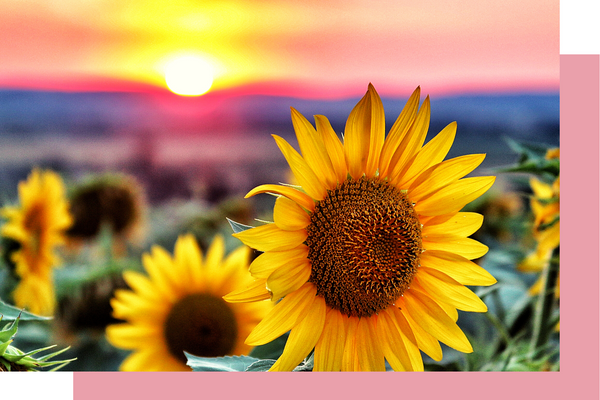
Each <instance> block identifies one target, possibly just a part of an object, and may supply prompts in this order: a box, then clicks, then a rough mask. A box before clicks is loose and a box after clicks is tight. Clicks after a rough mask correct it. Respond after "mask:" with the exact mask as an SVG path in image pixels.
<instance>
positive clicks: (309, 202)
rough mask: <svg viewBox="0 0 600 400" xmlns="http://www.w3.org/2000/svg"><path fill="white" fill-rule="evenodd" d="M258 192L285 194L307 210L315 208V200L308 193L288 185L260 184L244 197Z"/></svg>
mask: <svg viewBox="0 0 600 400" xmlns="http://www.w3.org/2000/svg"><path fill="white" fill-rule="evenodd" d="M259 193H270V194H276V195H281V196H285V197H287V198H288V199H290V200H293V201H295V202H296V203H298V204H299V205H300V206H302V207H304V208H305V209H307V210H308V211H313V210H314V209H315V202H314V200H313V199H312V198H311V197H310V196H309V195H307V194H306V193H303V192H301V191H299V190H297V189H294V188H293V187H290V186H281V185H260V186H257V187H255V188H254V189H252V190H251V191H249V192H248V194H247V195H246V196H245V198H248V197H252V196H254V195H255V194H259Z"/></svg>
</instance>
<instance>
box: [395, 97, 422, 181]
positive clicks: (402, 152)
mask: <svg viewBox="0 0 600 400" xmlns="http://www.w3.org/2000/svg"><path fill="white" fill-rule="evenodd" d="M430 111H431V110H430V105H429V96H427V97H426V98H425V101H423V105H422V106H421V109H420V110H419V113H418V114H417V117H416V119H415V121H414V122H413V124H412V125H411V127H410V129H409V131H408V133H407V134H406V135H405V136H404V138H403V139H402V142H401V143H400V145H399V146H398V148H397V149H396V152H395V153H394V155H393V156H392V160H391V161H390V167H389V173H388V176H389V177H390V180H391V182H392V183H394V184H397V183H398V181H399V179H400V178H401V177H400V176H399V175H400V174H401V172H402V171H404V170H405V169H406V168H407V166H408V162H409V161H410V160H413V159H414V157H415V156H416V154H417V152H418V151H419V149H420V148H421V146H423V142H425V137H426V136H427V130H428V129H429V119H430Z"/></svg>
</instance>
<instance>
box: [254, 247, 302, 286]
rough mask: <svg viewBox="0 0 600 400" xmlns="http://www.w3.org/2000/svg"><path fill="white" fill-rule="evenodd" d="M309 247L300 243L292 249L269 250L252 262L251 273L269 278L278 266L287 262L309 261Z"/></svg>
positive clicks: (258, 276)
mask: <svg viewBox="0 0 600 400" xmlns="http://www.w3.org/2000/svg"><path fill="white" fill-rule="evenodd" d="M307 256H308V247H306V246H305V245H303V244H302V245H300V246H298V247H297V248H295V249H292V250H285V251H268V252H266V253H262V254H261V255H259V256H258V257H256V258H255V259H254V261H252V264H250V268H249V270H250V273H251V274H252V276H253V277H255V278H264V279H266V278H268V277H269V275H271V273H272V272H273V271H275V270H276V269H277V268H279V267H281V266H283V265H284V264H287V263H295V262H297V261H300V260H304V261H306V262H308V260H307V259H306V257H307Z"/></svg>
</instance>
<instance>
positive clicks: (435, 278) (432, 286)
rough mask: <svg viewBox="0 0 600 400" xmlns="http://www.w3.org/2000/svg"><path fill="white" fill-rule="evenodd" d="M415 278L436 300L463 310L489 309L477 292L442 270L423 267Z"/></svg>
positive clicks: (477, 310) (482, 310) (481, 310)
mask: <svg viewBox="0 0 600 400" xmlns="http://www.w3.org/2000/svg"><path fill="white" fill-rule="evenodd" d="M414 279H415V280H417V281H418V283H419V284H420V285H421V286H422V287H423V289H425V293H427V294H428V295H429V296H430V297H432V298H433V299H434V300H437V299H439V300H441V301H443V302H444V303H446V304H449V305H451V306H453V307H456V308H458V309H459V310H463V311H472V312H486V311H487V306H486V305H485V303H484V302H483V301H481V299H480V298H479V297H477V295H476V294H475V293H473V292H472V291H471V290H470V289H469V288H467V287H465V286H463V285H461V284H460V283H458V282H457V281H455V280H454V279H452V278H450V277H449V276H448V275H446V274H444V273H442V272H439V271H436V270H435V269H429V268H423V269H419V272H418V273H417V275H416V276H415V278H414Z"/></svg>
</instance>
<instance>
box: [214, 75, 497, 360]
mask: <svg viewBox="0 0 600 400" xmlns="http://www.w3.org/2000/svg"><path fill="white" fill-rule="evenodd" d="M419 94H420V89H419V88H417V89H416V90H415V92H414V93H413V94H412V96H411V97H410V99H409V100H408V103H407V104H406V106H405V107H404V110H403V111H402V113H401V114H400V116H399V117H398V119H397V121H396V123H395V124H394V125H393V126H392V128H391V130H390V132H389V134H388V135H387V138H386V137H385V123H384V121H385V120H384V111H383V106H382V104H381V99H380V98H379V96H378V94H377V92H376V91H375V89H374V88H373V86H372V85H369V89H368V91H367V93H366V95H365V96H364V97H363V98H362V99H361V100H360V102H359V103H358V104H357V105H356V106H355V107H354V109H353V110H352V112H351V113H350V116H349V118H348V121H347V122H346V129H345V135H344V142H343V143H342V142H341V141H340V140H339V139H338V137H337V135H336V134H335V132H334V131H333V129H332V127H331V125H330V123H329V121H328V120H327V118H325V117H324V116H321V115H317V116H315V121H316V129H315V128H314V127H313V126H312V125H311V124H310V122H308V121H307V120H306V119H305V118H304V117H303V116H302V115H301V114H300V113H298V112H297V111H296V110H294V109H292V122H293V125H294V130H295V132H296V136H297V138H298V143H299V145H300V150H301V152H302V155H300V154H299V153H298V152H297V151H296V150H294V149H293V148H292V147H291V146H290V145H289V144H288V143H287V142H286V141H285V140H283V139H282V138H280V137H278V136H274V138H275V141H276V142H277V145H278V146H279V148H280V149H281V151H282V152H283V154H284V156H285V158H286V160H287V161H288V163H289V165H290V168H291V170H292V172H293V174H294V176H295V178H296V179H297V181H298V183H299V184H300V186H301V188H295V187H291V186H280V185H261V186H258V187H256V188H255V189H253V190H252V191H250V192H249V193H248V194H247V196H246V197H249V196H253V195H256V194H258V193H271V194H275V195H277V196H278V197H277V200H276V202H275V207H274V211H273V219H274V223H269V224H266V225H262V226H258V227H255V228H252V229H248V230H245V231H242V232H239V233H237V234H234V236H235V237H237V238H239V239H240V240H241V241H242V242H244V243H245V244H247V245H248V246H250V247H252V248H255V249H257V250H259V251H262V252H264V253H263V254H261V255H260V256H259V257H258V258H256V260H255V261H253V263H252V264H251V266H250V272H251V274H252V275H253V276H254V278H255V279H256V280H255V282H254V284H253V285H252V286H249V287H247V288H245V289H242V290H238V291H236V292H233V293H231V294H229V295H228V296H226V297H225V299H226V300H227V301H230V302H247V301H256V300H261V299H266V298H272V299H274V300H279V299H281V298H282V300H281V301H280V302H279V303H278V304H277V305H275V307H274V309H273V310H272V311H271V312H270V313H269V315H267V317H266V318H265V319H264V320H262V321H261V322H260V323H259V324H258V325H257V327H256V328H255V329H254V330H253V331H252V333H251V334H250V336H249V337H248V339H247V340H246V343H248V344H250V345H260V344H264V343H267V342H270V341H271V340H273V339H275V338H277V337H278V336H280V335H281V334H283V333H285V332H286V331H289V330H291V332H290V336H289V338H288V340H287V344H286V346H285V348H284V351H283V354H282V355H281V357H280V358H279V359H278V360H277V362H276V363H275V364H274V365H273V367H272V368H271V370H291V369H293V368H294V367H295V366H296V365H298V364H299V363H300V362H301V361H302V360H303V359H304V358H305V357H306V356H307V355H309V353H310V352H311V351H312V350H313V349H314V370H315V371H327V370H333V371H339V370H342V371H370V370H384V369H385V364H384V359H386V360H387V361H388V363H389V364H390V366H391V367H392V368H393V369H395V370H423V361H422V358H421V354H420V352H419V350H422V351H424V352H425V353H426V354H428V355H429V356H430V357H431V358H433V359H434V360H441V359H442V349H441V347H440V344H439V341H441V342H443V343H445V344H447V345H448V346H450V347H453V348H455V349H457V350H459V351H462V352H471V351H472V347H471V345H470V343H469V341H468V340H467V338H466V336H465V335H464V333H463V332H462V331H461V329H460V328H459V327H458V326H457V324H456V321H457V318H458V313H457V309H459V310H464V311H476V312H485V311H486V310H487V307H486V305H485V304H484V303H483V302H482V301H481V300H480V299H479V298H478V297H477V296H476V295H475V294H474V293H473V292H472V291H471V290H469V289H468V288H466V287H465V286H463V285H491V284H493V283H495V282H496V280H495V279H494V278H493V277H492V276H491V275H490V274H489V273H487V272H486V271H485V270H484V269H482V268H481V267H479V266H477V265H476V264H475V263H473V262H472V261H470V260H472V259H475V258H478V257H481V256H483V255H484V254H485V253H486V252H487V250H488V249H487V247H486V246H485V245H483V244H481V243H479V242H477V241H475V240H473V239H470V238H467V236H469V235H471V234H472V233H473V232H475V231H476V230H477V229H479V227H480V226H481V224H482V221H483V217H482V216H481V215H479V214H475V213H467V212H460V211H459V210H460V209H461V208H462V207H463V206H464V205H465V204H467V203H469V202H470V201H472V200H473V199H475V198H477V197H479V196H480V195H481V194H483V193H484V192H485V191H486V190H488V189H489V188H490V186H492V184H493V182H494V180H495V177H471V178H464V179H461V178H462V177H463V176H465V175H466V174H468V173H469V172H471V171H473V170H474V169H475V168H476V167H477V166H478V165H479V164H480V163H481V162H482V161H483V159H484V155H483V154H475V155H468V156H462V157H457V158H453V159H450V160H446V161H443V159H444V158H445V156H446V154H447V153H448V151H449V149H450V147H451V145H452V142H453V140H454V136H455V133H456V123H451V124H449V125H448V126H447V127H446V128H444V129H443V130H442V131H441V132H440V133H439V134H438V135H437V136H436V137H435V138H433V139H431V140H430V141H429V142H428V143H427V144H426V145H425V146H423V143H424V141H425V136H426V134H427V130H428V126H429V115H430V108H429V97H427V98H426V99H425V100H424V102H423V104H422V106H421V107H420V109H419Z"/></svg>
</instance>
